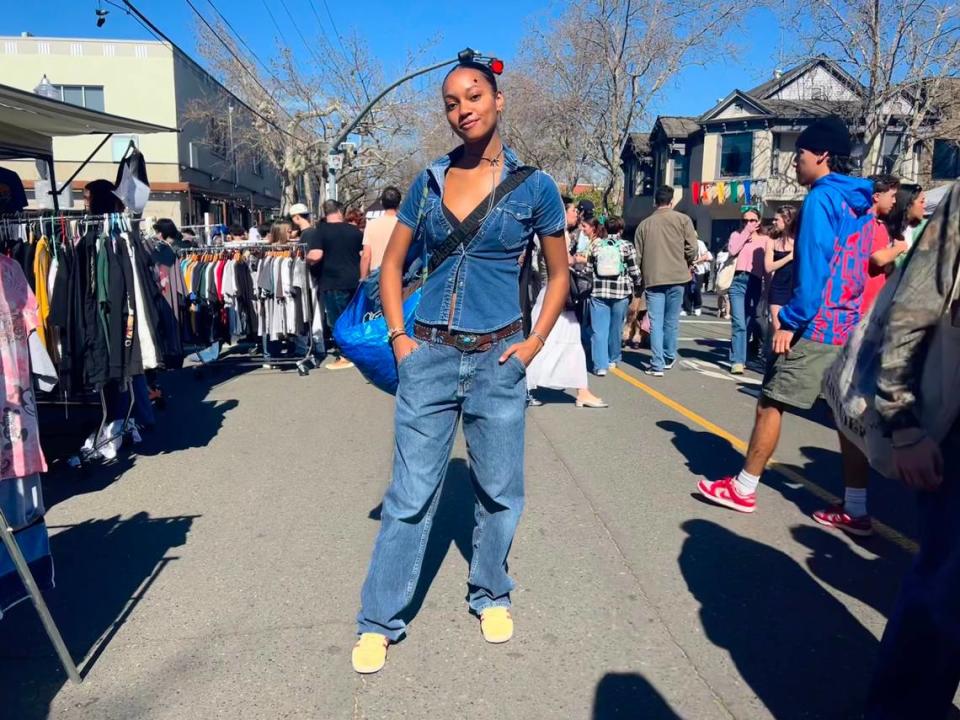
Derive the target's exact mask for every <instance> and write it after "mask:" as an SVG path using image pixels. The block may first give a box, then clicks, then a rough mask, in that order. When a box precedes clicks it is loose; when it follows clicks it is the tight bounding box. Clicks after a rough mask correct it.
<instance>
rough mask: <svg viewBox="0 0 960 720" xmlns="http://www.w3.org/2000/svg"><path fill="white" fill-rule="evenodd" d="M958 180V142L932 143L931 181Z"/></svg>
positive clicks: (959, 168) (935, 141) (959, 153)
mask: <svg viewBox="0 0 960 720" xmlns="http://www.w3.org/2000/svg"><path fill="white" fill-rule="evenodd" d="M957 178H960V140H934V141H933V179H934V180H955V179H957Z"/></svg>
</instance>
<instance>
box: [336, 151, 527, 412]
mask: <svg viewBox="0 0 960 720" xmlns="http://www.w3.org/2000/svg"><path fill="white" fill-rule="evenodd" d="M534 172H536V168H533V167H529V166H523V167H520V168H518V169H517V170H515V171H513V172H512V173H510V174H509V175H508V176H507V177H506V178H505V179H504V180H503V182H501V183H500V184H499V185H498V186H497V188H496V190H494V192H493V200H492V202H490V196H489V195H488V196H487V197H486V198H484V199H483V200H482V201H481V202H480V204H479V205H477V207H476V208H475V209H474V210H473V212H471V213H470V214H469V215H468V216H467V217H466V218H465V219H464V220H463V222H462V223H460V225H459V226H457V228H456V229H455V230H454V231H453V232H451V233H450V234H449V235H448V236H447V238H446V239H445V240H444V241H443V242H442V243H441V244H440V246H439V247H438V248H436V249H435V250H434V251H433V252H432V253H430V256H429V259H428V260H427V262H426V263H424V265H425V269H424V270H423V272H418V273H416V274H415V275H414V276H413V277H412V278H411V273H410V272H409V269H408V272H407V273H406V277H407V278H409V279H410V282H408V283H407V284H406V286H405V287H404V291H403V326H404V328H405V329H406V331H407V333H408V334H410V335H413V325H414V322H415V319H416V314H417V307H418V306H419V304H420V298H421V295H422V291H423V283H424V282H425V281H426V278H427V277H428V275H429V274H430V273H432V272H434V271H435V270H436V269H437V268H438V267H440V265H442V264H443V262H444V261H445V260H446V259H447V258H448V257H450V255H452V254H453V253H454V251H456V250H457V248H459V247H460V246H461V245H463V246H464V250H466V248H467V247H469V245H470V242H471V241H472V240H473V238H474V236H475V235H476V233H477V231H478V230H479V229H480V226H481V225H482V223H483V221H484V220H485V219H486V217H487V215H488V212H487V208H488V202H490V204H489V208H490V212H492V211H493V209H494V208H496V207H497V206H498V205H499V204H500V203H501V202H502V200H503V198H504V197H506V196H507V195H508V194H509V193H511V192H513V191H514V190H515V189H516V188H517V187H519V186H520V184H521V183H523V181H524V180H526V179H527V178H528V177H530V176H531V175H532V174H533V173H534ZM428 193H429V187H428V185H427V184H426V183H424V189H423V195H422V196H421V197H420V206H419V210H418V212H417V228H416V230H415V231H414V236H415V237H416V236H417V235H419V234H420V231H421V223H422V221H423V212H424V206H425V204H426V200H427V195H428ZM423 245H424V254H425V253H426V242H425V241H424V243H423ZM421 267H423V266H421ZM379 284H380V275H379V273H377V274H375V275H371V276H370V277H369V278H367V280H365V281H363V282H362V283H361V284H360V287H358V288H357V292H356V293H355V294H354V296H353V299H352V300H351V301H350V304H349V305H348V306H347V307H346V309H345V310H344V311H343V314H342V315H340V318H339V319H338V320H337V323H336V325H335V326H334V328H333V337H334V339H335V340H336V342H337V345H338V347H339V348H340V352H341V353H342V354H343V356H344V357H346V358H347V359H348V360H350V361H351V362H352V363H353V364H354V365H355V366H356V367H357V369H358V370H359V371H360V373H361V374H362V375H363V376H364V377H365V378H366V379H367V380H368V381H370V384H371V385H374V386H375V387H378V388H380V389H381V390H383V391H385V392H388V393H390V394H391V395H394V394H396V392H397V386H398V385H399V382H400V380H399V376H398V374H397V363H396V359H395V357H394V354H393V348H392V347H391V346H390V343H389V342H388V335H389V333H388V329H387V319H386V318H385V317H384V316H383V307H382V305H381V304H380V288H379Z"/></svg>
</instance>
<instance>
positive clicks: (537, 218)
mask: <svg viewBox="0 0 960 720" xmlns="http://www.w3.org/2000/svg"><path fill="white" fill-rule="evenodd" d="M451 155H452V153H451V154H449V155H444V156H443V157H441V158H440V159H438V160H437V161H435V162H434V163H433V164H432V165H431V166H430V167H429V168H428V169H426V170H424V171H423V172H421V173H420V174H419V175H418V176H417V178H416V179H415V180H414V181H413V184H412V185H411V186H410V189H409V191H408V192H407V195H406V197H405V198H404V201H403V204H402V205H401V207H400V211H399V213H398V219H399V221H400V222H402V223H403V224H404V225H406V226H407V227H409V228H412V229H415V230H416V237H415V238H414V242H413V247H414V248H420V252H422V246H423V243H424V242H425V243H426V249H427V252H428V253H429V252H432V251H433V250H435V249H436V248H437V247H438V246H439V245H440V244H442V243H443V241H444V240H446V239H447V237H448V236H449V234H450V233H451V232H452V231H453V228H452V227H451V225H450V222H449V221H448V220H447V218H446V216H445V215H444V212H443V206H442V198H443V186H444V180H445V179H446V171H447V169H448V168H449V167H450V164H451ZM503 160H504V169H503V174H504V177H506V174H507V173H509V172H511V171H513V170H516V169H517V168H519V167H520V162H519V160H518V159H517V156H516V154H515V153H514V152H513V151H512V150H511V149H510V148H508V147H506V146H504V149H503ZM424 184H426V185H427V194H426V197H424V190H423V189H424ZM421 202H422V203H423V218H422V221H421V223H420V227H419V229H417V219H418V214H419V211H420V205H421ZM565 227H566V222H565V218H564V207H563V201H562V200H561V199H560V191H559V190H558V189H557V185H556V183H555V182H554V181H553V178H551V177H550V176H549V175H547V174H546V173H545V172H543V171H541V170H537V171H536V172H535V173H533V174H532V175H531V176H530V177H528V178H527V179H526V180H525V181H524V182H523V183H521V184H520V186H519V187H517V188H516V189H515V190H514V191H513V192H511V193H510V194H509V195H507V196H506V197H505V198H504V199H503V201H502V202H501V203H500V205H499V206H498V207H497V208H496V209H495V210H493V212H491V213H490V215H489V216H488V217H487V218H486V219H485V220H484V221H483V224H482V225H481V226H480V229H479V230H478V231H477V235H476V236H475V237H474V239H473V240H472V241H471V242H470V243H469V249H468V250H467V252H466V253H464V252H463V248H462V247H461V248H459V249H458V250H457V251H455V252H454V253H452V254H451V255H450V257H448V258H447V259H446V260H445V261H444V262H443V263H442V264H441V265H440V267H438V268H437V269H436V270H435V271H434V272H433V273H432V274H431V275H430V276H429V277H428V278H427V281H426V283H424V286H423V294H422V297H421V300H420V305H419V307H418V308H417V315H416V319H417V321H418V322H421V323H424V324H427V325H435V326H443V327H447V326H448V325H449V326H450V327H451V329H453V330H456V331H459V332H465V333H478V334H479V333H488V332H493V331H495V330H499V329H500V328H503V327H505V326H507V325H509V324H510V323H512V322H514V321H515V320H519V319H520V293H519V282H520V264H519V258H520V254H521V253H522V252H523V250H524V248H525V247H526V245H527V243H528V242H530V240H531V239H532V238H533V236H534V235H538V236H539V237H547V236H550V235H560V234H562V233H563V230H564V228H565ZM454 294H455V295H456V298H457V299H456V306H455V307H454V309H453V318H451V317H450V309H451V304H452V302H453V296H454Z"/></svg>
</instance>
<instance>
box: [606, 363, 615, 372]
mask: <svg viewBox="0 0 960 720" xmlns="http://www.w3.org/2000/svg"><path fill="white" fill-rule="evenodd" d="M616 369H617V364H616V363H613V362H612V363H610V364H609V365H608V366H607V370H616Z"/></svg>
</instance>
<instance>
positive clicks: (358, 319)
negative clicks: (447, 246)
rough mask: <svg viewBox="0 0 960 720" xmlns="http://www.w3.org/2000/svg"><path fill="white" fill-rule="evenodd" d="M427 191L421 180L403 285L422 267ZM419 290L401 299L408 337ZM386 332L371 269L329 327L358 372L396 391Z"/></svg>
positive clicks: (376, 281) (377, 283)
mask: <svg viewBox="0 0 960 720" xmlns="http://www.w3.org/2000/svg"><path fill="white" fill-rule="evenodd" d="M428 192H429V189H428V187H427V185H426V184H425V185H424V188H423V196H422V197H421V198H420V207H419V211H418V213H417V230H416V232H415V233H414V241H413V243H412V244H411V247H410V251H409V252H408V254H407V261H408V263H407V264H408V268H407V272H406V273H405V274H404V286H406V285H407V284H408V283H410V282H412V281H414V280H416V279H418V278H420V277H421V274H422V273H421V271H422V270H424V269H425V268H426V263H425V262H424V261H423V256H424V255H425V253H426V241H425V240H424V238H423V236H422V233H421V232H420V229H421V228H420V220H421V219H422V218H423V206H424V203H425V202H426V199H427V194H428ZM418 241H419V242H418ZM421 243H422V246H421ZM411 258H412V259H413V262H412V263H411V262H410V260H411ZM422 292H423V287H422V286H421V287H418V288H417V289H416V290H414V291H413V292H412V293H411V294H410V295H409V297H407V298H406V299H405V300H404V301H403V326H404V328H406V330H407V334H408V335H410V336H411V337H412V336H413V323H414V316H415V315H416V313H417V306H418V305H419V304H420V295H421V293H422ZM387 335H388V332H387V319H386V318H385V317H384V316H383V306H382V305H381V303H380V271H379V270H375V271H374V272H373V273H371V275H370V276H369V277H368V278H367V279H366V280H363V281H361V283H360V287H358V288H357V292H356V294H355V295H354V296H353V300H351V301H350V304H349V305H347V307H346V309H344V311H343V313H342V314H341V315H340V317H339V319H338V320H337V322H336V325H334V327H333V338H334V340H336V343H337V347H339V348H340V352H341V353H343V356H344V357H346V358H347V359H348V360H349V361H350V362H352V363H353V364H354V365H356V366H357V369H358V370H359V371H360V374H361V375H363V376H364V377H365V378H366V379H367V380H368V381H370V384H371V385H373V386H375V387H378V388H380V389H381V390H383V391H385V392H388V393H390V394H391V395H396V394H397V386H398V385H399V384H400V378H399V377H398V376H397V363H396V360H395V358H394V356H393V348H392V347H391V346H390V343H389V342H388V338H387Z"/></svg>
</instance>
